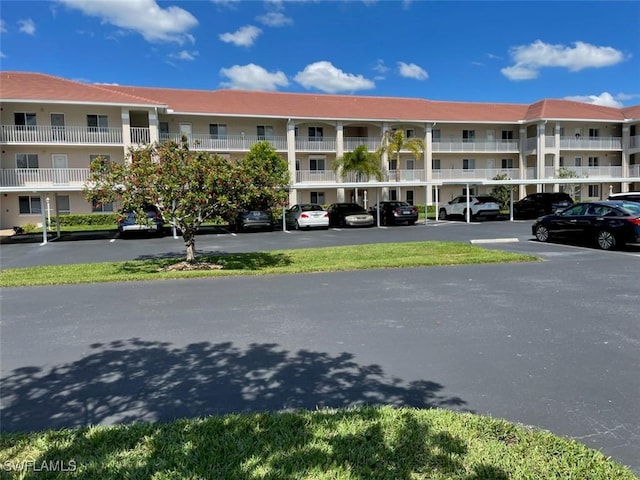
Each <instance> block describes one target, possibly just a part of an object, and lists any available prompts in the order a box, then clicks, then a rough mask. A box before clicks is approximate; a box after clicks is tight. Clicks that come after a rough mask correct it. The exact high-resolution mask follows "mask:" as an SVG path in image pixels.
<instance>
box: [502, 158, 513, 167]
mask: <svg viewBox="0 0 640 480" xmlns="http://www.w3.org/2000/svg"><path fill="white" fill-rule="evenodd" d="M502 168H513V158H503V159H502Z"/></svg>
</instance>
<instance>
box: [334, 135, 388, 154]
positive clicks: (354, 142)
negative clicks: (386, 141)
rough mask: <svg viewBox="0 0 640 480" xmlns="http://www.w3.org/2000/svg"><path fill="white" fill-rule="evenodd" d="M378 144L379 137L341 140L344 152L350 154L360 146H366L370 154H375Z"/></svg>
mask: <svg viewBox="0 0 640 480" xmlns="http://www.w3.org/2000/svg"><path fill="white" fill-rule="evenodd" d="M380 144H381V143H380V137H345V138H344V139H343V146H344V150H345V151H346V152H351V151H353V150H355V149H356V148H357V147H359V146H360V145H364V146H366V147H367V150H369V151H370V152H375V151H376V150H377V149H378V148H380Z"/></svg>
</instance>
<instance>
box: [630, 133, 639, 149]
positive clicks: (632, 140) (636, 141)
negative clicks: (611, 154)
mask: <svg viewBox="0 0 640 480" xmlns="http://www.w3.org/2000/svg"><path fill="white" fill-rule="evenodd" d="M629 146H630V147H631V148H640V135H634V136H633V137H631V138H630V139H629Z"/></svg>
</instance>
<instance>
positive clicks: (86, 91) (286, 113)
mask: <svg viewBox="0 0 640 480" xmlns="http://www.w3.org/2000/svg"><path fill="white" fill-rule="evenodd" d="M0 98H1V99H3V100H8V99H11V100H27V101H29V100H31V101H38V100H40V101H50V102H77V103H93V104H95V103H107V104H109V103H111V104H117V105H148V106H166V107H167V108H168V109H169V110H170V111H172V112H174V113H185V114H201V115H202V114H207V115H225V116H242V117H247V116H255V117H280V118H289V117H291V118H296V119H304V118H309V119H320V118H323V119H331V120H351V121H359V120H363V121H364V120H366V121H371V120H379V121H396V122H397V121H406V122H461V123H471V122H478V123H524V122H532V121H536V120H543V119H558V120H560V119H588V120H600V121H617V122H622V121H625V120H628V119H638V118H640V105H637V106H632V107H627V108H613V107H603V106H599V105H592V104H588V103H581V102H575V101H569V100H554V99H546V100H541V101H539V102H536V103H533V104H530V105H529V104H508V103H474V102H445V101H433V100H426V99H419V98H405V97H373V96H359V95H358V96H356V95H325V94H311V93H285V92H260V91H242V90H187V89H174V88H155V87H134V86H122V85H96V84H87V83H82V82H77V81H72V80H67V79H64V78H60V77H55V76H52V75H46V74H42V73H26V72H0Z"/></svg>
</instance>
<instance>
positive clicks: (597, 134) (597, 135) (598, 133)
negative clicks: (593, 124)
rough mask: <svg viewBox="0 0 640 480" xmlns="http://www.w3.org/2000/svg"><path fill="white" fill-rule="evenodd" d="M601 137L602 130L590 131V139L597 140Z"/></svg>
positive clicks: (592, 129)
mask: <svg viewBox="0 0 640 480" xmlns="http://www.w3.org/2000/svg"><path fill="white" fill-rule="evenodd" d="M599 136H600V130H598V129H597V128H590V129H589V138H596V137H599Z"/></svg>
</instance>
